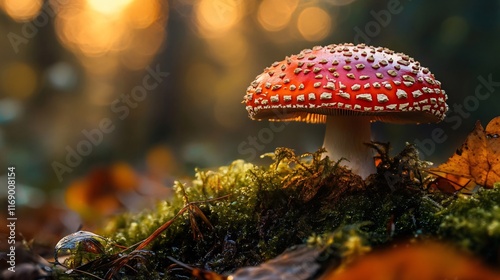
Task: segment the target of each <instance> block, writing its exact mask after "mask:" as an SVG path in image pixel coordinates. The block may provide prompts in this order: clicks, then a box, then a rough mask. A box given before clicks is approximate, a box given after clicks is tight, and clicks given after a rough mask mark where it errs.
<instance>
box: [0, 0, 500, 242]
mask: <svg viewBox="0 0 500 280" xmlns="http://www.w3.org/2000/svg"><path fill="white" fill-rule="evenodd" d="M343 42H354V43H366V44H369V45H376V46H385V47H388V48H390V49H393V50H396V51H400V52H404V53H406V54H408V55H410V56H412V57H414V58H415V59H417V60H418V61H420V62H421V64H422V65H423V66H426V67H428V68H429V69H430V70H431V71H432V72H433V73H434V74H435V76H436V78H437V79H438V80H440V81H441V82H442V87H443V89H445V90H446V91H447V93H448V96H449V100H448V104H449V105H450V108H451V109H452V111H450V113H449V114H448V115H449V119H447V120H445V122H442V123H440V124H432V125H404V126H402V125H392V124H374V126H373V130H374V135H375V139H376V140H379V141H390V142H391V143H392V146H393V151H394V153H396V152H398V151H400V150H401V148H402V147H403V146H404V143H405V142H414V143H415V142H416V143H421V152H422V157H423V158H425V159H426V160H430V161H433V162H435V163H437V164H439V163H442V162H444V161H445V160H446V159H447V158H448V157H449V156H451V154H452V153H453V152H454V150H455V149H456V148H457V147H458V146H459V145H461V143H462V142H463V141H464V139H465V137H466V135H467V134H468V133H469V132H470V131H471V130H472V128H473V126H474V123H475V122H476V121H477V120H480V121H481V123H482V124H483V125H484V126H485V125H486V124H487V123H488V121H489V120H490V119H492V118H493V117H495V116H497V115H499V113H500V108H499V105H498V104H500V68H499V67H498V62H499V56H498V50H499V49H500V1H465V0H455V1H431V0H422V1H416V0H413V1H411V0H382V1H368V0H323V1H320V0H262V1H258V0H170V1H162V0H140V1H139V0H72V1H68V0H45V1H43V0H0V167H1V168H0V180H1V185H2V186H4V185H5V184H6V180H7V178H6V173H7V167H8V166H15V167H16V183H17V188H16V199H17V200H16V202H17V208H16V216H17V217H18V221H17V232H18V233H22V234H23V236H24V237H25V238H26V239H31V238H33V237H35V238H36V239H37V240H40V242H44V241H45V242H47V243H48V244H50V243H51V242H52V241H53V240H55V241H57V240H58V239H59V238H60V237H61V236H63V235H65V234H67V233H70V232H73V231H75V230H77V229H78V227H79V226H80V225H83V226H84V228H89V227H92V225H96V224H99V222H100V220H101V218H103V217H108V216H110V215H113V214H115V213H118V212H120V211H124V210H130V211H139V210H141V209H144V208H145V207H151V206H152V205H153V203H154V201H156V200H157V199H159V198H164V197H168V195H169V194H170V187H171V186H172V183H173V180H182V179H185V178H188V177H189V176H192V175H193V174H194V168H211V167H217V166H219V165H225V164H228V163H230V162H231V161H233V160H235V159H239V158H241V159H245V160H248V161H252V162H259V161H261V159H260V158H259V155H261V154H263V153H265V152H271V151H274V149H275V148H276V147H278V146H286V147H290V148H293V149H295V150H296V151H297V152H299V153H303V152H309V151H310V152H312V151H315V150H316V149H318V148H319V147H320V146H321V144H322V138H323V133H324V127H323V125H308V124H302V123H290V124H287V125H285V126H283V129H282V130H279V131H273V130H272V129H271V128H270V126H269V123H267V122H258V121H251V120H250V119H249V118H248V116H247V113H246V110H245V109H244V105H243V104H241V101H242V99H243V95H244V94H245V90H246V88H247V86H248V85H249V84H250V82H251V81H252V80H253V79H254V78H255V76H257V75H258V74H259V73H261V72H262V70H263V69H264V68H265V67H267V66H269V65H271V64H272V63H273V62H274V61H279V60H282V59H284V58H285V56H286V55H291V54H296V53H298V52H300V50H302V49H304V48H311V47H313V46H315V45H328V44H331V43H343ZM497 81H498V82H497ZM478 86H479V91H477V89H478ZM436 128H439V129H442V130H443V131H444V132H443V133H444V136H446V138H445V140H442V139H444V138H440V139H441V140H440V141H438V142H440V143H438V142H436V141H431V140H429V139H432V132H433V131H435V129H436ZM444 136H443V137H444ZM2 190H3V191H2V192H1V193H0V205H1V207H2V208H1V209H2V210H0V218H1V219H2V220H5V217H4V215H6V214H5V212H6V211H5V210H4V209H7V205H6V204H7V198H6V195H7V191H6V188H4V187H2ZM1 230H2V231H5V230H6V229H4V228H2V229H1ZM3 240H5V239H4V238H2V243H1V244H2V245H5V243H4V242H3ZM52 245H53V244H52Z"/></svg>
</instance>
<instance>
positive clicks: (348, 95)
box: [337, 91, 351, 99]
mask: <svg viewBox="0 0 500 280" xmlns="http://www.w3.org/2000/svg"><path fill="white" fill-rule="evenodd" d="M337 95H338V96H340V97H342V98H345V99H351V95H350V94H349V93H347V92H343V91H341V92H339V93H337Z"/></svg>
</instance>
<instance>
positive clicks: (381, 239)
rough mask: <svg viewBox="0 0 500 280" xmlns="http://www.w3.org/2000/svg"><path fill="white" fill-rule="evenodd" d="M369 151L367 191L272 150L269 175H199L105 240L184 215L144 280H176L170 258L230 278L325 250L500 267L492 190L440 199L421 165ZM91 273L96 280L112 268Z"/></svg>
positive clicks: (121, 240)
mask: <svg viewBox="0 0 500 280" xmlns="http://www.w3.org/2000/svg"><path fill="white" fill-rule="evenodd" d="M373 147H374V148H375V149H377V150H378V151H379V153H380V164H379V165H378V170H377V173H376V174H373V175H371V176H370V177H369V178H368V179H367V180H365V181H363V180H362V179H361V178H360V177H359V176H357V175H355V174H353V173H351V172H350V171H349V170H347V169H345V168H344V167H342V166H341V162H332V161H330V160H329V159H328V158H322V153H323V151H322V150H319V151H317V152H316V153H310V154H305V155H295V153H294V152H293V151H292V150H290V149H286V148H278V149H277V150H276V151H275V153H273V154H268V155H266V156H268V157H270V158H271V161H272V162H271V163H270V164H269V165H268V166H255V165H253V164H250V163H247V162H244V161H241V160H237V161H234V162H233V163H232V164H230V165H228V166H222V167H220V168H218V169H217V170H209V171H205V170H197V172H196V176H195V178H194V179H193V180H192V181H191V182H188V183H180V182H177V183H176V184H175V186H174V189H175V196H174V197H173V198H172V199H171V200H169V201H162V202H160V203H159V204H158V205H157V207H156V208H155V209H154V210H148V211H144V212H142V213H139V214H135V215H131V214H124V215H121V216H119V217H117V218H116V219H115V220H113V221H111V222H110V223H109V225H108V227H107V228H106V229H105V231H104V233H103V235H105V236H107V237H109V238H110V239H111V240H113V241H114V242H115V243H117V244H120V245H124V246H132V245H134V244H137V243H138V242H140V241H142V240H144V239H146V238H147V237H148V236H149V235H150V234H151V233H152V232H153V231H155V230H156V229H157V228H158V227H160V226H161V225H162V224H164V223H166V222H168V221H171V220H172V219H173V218H174V217H175V216H176V214H177V213H179V211H181V210H182V209H183V207H185V206H186V205H190V206H189V208H188V209H185V210H184V212H183V213H182V215H180V216H178V217H177V218H176V219H175V220H173V222H172V224H171V225H170V226H169V227H168V228H167V229H166V230H165V231H164V232H163V233H162V234H161V235H160V236H159V237H158V238H156V239H154V240H153V242H152V243H151V245H150V246H148V247H147V248H146V251H144V252H147V254H149V255H147V259H148V263H150V260H151V259H153V262H151V263H154V264H155V265H154V268H153V270H154V272H152V274H151V275H150V276H149V277H148V278H149V279H155V278H157V277H166V278H167V279H168V278H171V279H175V278H176V277H178V275H177V274H176V273H178V272H176V271H174V270H172V269H171V267H170V265H172V264H173V261H172V259H171V258H173V259H175V260H178V261H180V262H182V263H185V264H189V265H191V266H195V267H201V268H203V269H206V270H210V271H215V272H217V273H220V274H229V273H232V272H234V271H235V270H236V269H238V268H241V267H244V266H255V265H258V264H260V263H262V262H264V261H266V260H269V259H271V258H274V257H276V256H277V255H279V254H280V253H282V252H283V251H284V250H285V249H287V248H289V247H291V246H293V245H298V244H304V243H308V244H310V245H315V246H323V247H325V246H326V247H330V248H337V249H338V248H343V249H342V250H326V252H327V253H326V255H325V256H324V258H326V259H327V258H332V257H339V258H341V259H343V260H344V261H345V260H348V259H349V258H351V257H352V256H356V255H358V254H360V251H361V252H363V251H367V250H369V249H370V248H376V247H379V246H386V245H388V244H391V242H393V241H397V240H409V239H415V238H419V239H428V238H430V239H444V240H447V241H449V242H452V243H456V244H459V245H461V246H463V247H466V248H469V249H470V250H471V251H474V252H476V253H478V254H480V255H481V256H482V257H484V258H486V259H487V260H488V261H490V262H493V263H495V262H497V263H498V248H499V242H500V224H499V223H500V213H499V206H498V201H500V190H499V188H494V189H491V190H481V191H479V192H478V193H476V194H474V195H472V196H468V197H461V196H450V195H445V194H441V193H439V192H436V191H434V190H430V189H428V188H427V184H428V181H429V178H428V177H426V176H424V174H422V172H421V170H422V169H423V168H425V167H426V166H427V163H426V162H422V161H420V160H419V159H418V155H417V151H416V149H415V147H414V146H412V145H408V146H407V147H406V148H405V149H404V150H403V151H402V152H401V153H399V154H398V155H397V156H395V157H390V156H389V155H388V146H387V145H384V144H380V143H373ZM339 234H340V235H339ZM333 236H336V237H333ZM350 248H351V249H350ZM328 252H331V253H330V255H328ZM136 253H137V252H136ZM144 254H146V253H144ZM108 257H109V256H108ZM145 258H146V257H145ZM140 259H141V258H140V257H138V258H137V260H140ZM139 263H140V262H139ZM143 265H144V266H147V265H148V264H144V263H143ZM92 267H93V268H94V270H93V271H91V272H92V273H94V274H95V275H98V276H100V277H103V276H104V275H105V274H106V273H108V275H109V272H110V268H111V267H113V266H107V267H106V266H101V267H100V268H99V269H97V268H96V266H95V265H94V266H92ZM91 269H92V268H90V270H91ZM148 269H149V270H151V267H149V268H148ZM119 271H120V270H117V271H114V272H113V273H115V274H116V273H118V272H119Z"/></svg>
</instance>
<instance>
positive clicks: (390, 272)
mask: <svg viewBox="0 0 500 280" xmlns="http://www.w3.org/2000/svg"><path fill="white" fill-rule="evenodd" d="M499 277H500V274H499V272H498V271H495V270H492V269H491V268H489V267H486V266H485V265H483V264H482V263H481V262H480V261H479V260H477V259H475V258H474V257H472V256H470V255H467V253H464V252H461V251H458V250H456V249H455V248H452V247H448V246H446V245H442V244H438V243H432V242H431V243H417V244H409V245H408V246H405V245H401V246H398V247H393V248H390V249H386V250H382V251H375V252H373V253H371V254H368V255H365V256H363V257H361V258H359V259H358V260H356V261H354V262H353V263H351V264H348V265H347V266H346V267H344V268H343V269H342V270H340V271H339V270H334V271H333V272H330V273H327V274H326V275H325V276H323V277H322V278H320V279H321V280H350V279H363V280H386V279H476V280H479V279H483V280H497V279H500V278H499Z"/></svg>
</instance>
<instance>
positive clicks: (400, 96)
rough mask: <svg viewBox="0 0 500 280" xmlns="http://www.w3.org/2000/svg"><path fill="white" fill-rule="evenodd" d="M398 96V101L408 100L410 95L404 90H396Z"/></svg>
mask: <svg viewBox="0 0 500 280" xmlns="http://www.w3.org/2000/svg"><path fill="white" fill-rule="evenodd" d="M396 96H397V97H398V99H403V98H408V94H407V93H406V91H404V90H403V89H398V90H396Z"/></svg>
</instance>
